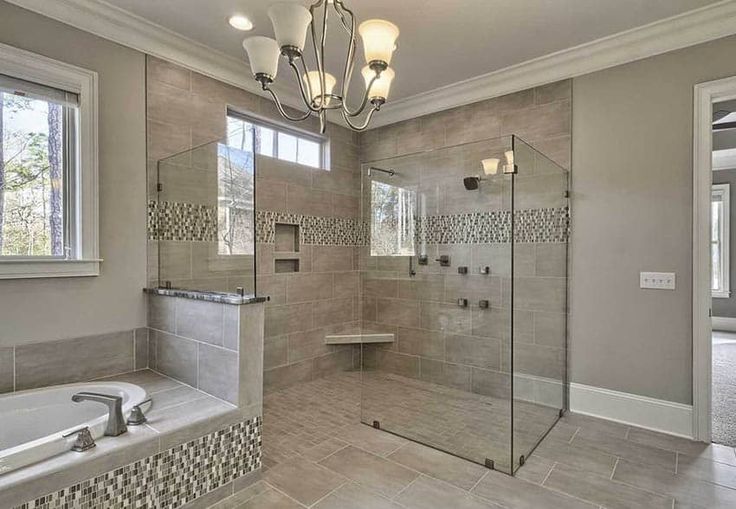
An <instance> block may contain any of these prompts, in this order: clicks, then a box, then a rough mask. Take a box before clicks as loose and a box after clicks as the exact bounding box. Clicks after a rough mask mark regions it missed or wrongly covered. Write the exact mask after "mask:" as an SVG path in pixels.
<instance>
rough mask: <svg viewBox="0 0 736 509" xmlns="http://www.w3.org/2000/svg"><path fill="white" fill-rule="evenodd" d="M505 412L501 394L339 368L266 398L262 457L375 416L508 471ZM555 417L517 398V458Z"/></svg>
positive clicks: (391, 427)
mask: <svg viewBox="0 0 736 509" xmlns="http://www.w3.org/2000/svg"><path fill="white" fill-rule="evenodd" d="M361 384H362V387H363V388H364V390H363V391H361ZM361 395H362V397H363V401H362V404H361ZM510 411H511V408H510V403H509V402H508V401H506V400H503V399H500V398H494V397H489V396H482V395H479V394H473V393H469V392H465V391H461V390H456V389H452V388H448V387H444V386H441V385H437V384H433V383H429V382H423V381H420V380H416V379H412V378H407V377H403V376H399V375H395V374H389V373H384V372H377V371H374V372H365V373H363V374H362V377H361V373H358V372H349V373H341V374H338V375H333V376H331V377H328V378H324V379H320V380H315V381H313V382H309V383H307V384H302V385H298V386H294V387H290V388H288V389H285V390H282V391H279V392H277V393H273V394H271V395H269V396H267V397H266V402H265V412H264V414H265V419H266V420H265V429H264V463H265V466H266V467H268V466H271V465H273V464H277V463H279V462H280V461H282V460H283V459H284V458H287V457H289V456H290V455H292V454H294V453H300V452H302V451H303V450H305V449H306V448H309V447H311V446H313V445H316V444H318V443H320V442H321V441H323V440H325V439H327V438H329V437H331V436H334V435H335V433H336V432H337V431H338V430H339V429H340V428H342V427H344V426H346V425H348V424H351V423H358V422H360V421H362V422H363V423H366V424H372V423H373V421H378V422H379V423H380V427H381V429H382V430H384V431H387V432H390V433H394V434H396V435H399V436H402V437H406V438H409V439H411V440H413V441H416V442H420V443H423V444H425V445H428V446H430V447H433V448H436V449H439V450H442V451H446V452H449V453H451V454H453V455H456V456H461V457H463V458H466V459H469V460H471V461H473V462H475V463H480V464H484V463H485V460H486V458H488V459H491V460H493V461H494V462H495V468H496V469H497V470H503V471H507V470H508V460H509V457H510V456H509V447H510V443H511V436H510V419H509V416H510ZM557 415H558V411H557V410H555V409H551V408H548V407H544V406H540V405H535V404H532V403H526V402H519V401H517V402H516V408H515V415H514V420H515V422H516V430H515V433H516V436H515V446H514V454H515V456H516V460H517V462H518V456H519V455H522V454H523V455H525V456H527V455H528V454H529V453H530V451H531V449H532V448H533V447H534V446H535V445H536V443H537V442H538V441H539V440H540V439H541V438H542V436H544V434H545V433H546V432H547V431H548V430H549V428H550V426H551V425H552V424H553V423H554V422H555V421H556V420H557ZM517 466H518V463H517Z"/></svg>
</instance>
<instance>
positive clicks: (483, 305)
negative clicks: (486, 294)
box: [478, 299, 490, 309]
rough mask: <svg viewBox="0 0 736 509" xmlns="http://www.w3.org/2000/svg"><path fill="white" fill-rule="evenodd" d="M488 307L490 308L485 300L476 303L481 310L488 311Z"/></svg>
mask: <svg viewBox="0 0 736 509" xmlns="http://www.w3.org/2000/svg"><path fill="white" fill-rule="evenodd" d="M489 306H490V303H489V302H488V301H487V300H485V299H483V300H479V301H478V307H479V308H481V309H488V307H489Z"/></svg>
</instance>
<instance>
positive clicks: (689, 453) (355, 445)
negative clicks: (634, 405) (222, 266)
mask: <svg viewBox="0 0 736 509" xmlns="http://www.w3.org/2000/svg"><path fill="white" fill-rule="evenodd" d="M264 413H265V415H264V424H265V428H264V454H265V459H264V462H265V463H264V473H263V477H262V479H261V480H260V481H258V482H257V483H255V484H254V485H252V486H251V487H249V488H248V489H246V490H244V491H242V492H240V493H239V494H238V495H237V498H234V497H233V498H231V499H228V500H226V501H223V502H221V503H220V504H219V505H217V506H215V507H217V509H226V508H229V509H232V508H238V509H300V508H305V507H306V508H314V509H389V508H390V509H400V508H404V509H448V508H461V509H491V508H496V509H498V508H507V509H512V508H528V509H532V508H533V509H543V508H548V507H549V508H566V509H568V508H571V509H576V508H581V509H582V508H602V507H605V508H609V509H618V508H626V509H635V508H647V509H652V508H655V509H656V508H667V509H673V508H678V509H684V508H689V509H706V508H708V509H711V508H727V507H728V508H734V507H736V452H735V451H734V449H733V448H730V447H725V446H718V445H712V446H706V445H705V444H699V443H696V442H691V441H689V440H685V439H680V438H677V437H671V436H668V435H663V434H659V433H654V432H651V431H647V430H643V429H639V428H634V427H630V426H626V425H622V424H617V423H612V422H608V421H603V420H599V419H593V418H589V417H585V416H580V415H574V414H568V415H566V416H565V417H564V418H563V419H562V420H561V421H560V422H559V423H557V425H556V426H555V428H554V430H553V431H552V433H550V434H549V435H548V436H547V437H546V438H545V439H544V440H543V441H542V443H541V445H540V446H539V447H538V448H537V449H536V451H535V452H534V453H533V454H532V455H531V457H530V458H529V460H528V461H527V463H526V464H525V465H524V466H523V467H521V468H520V469H519V472H518V474H517V477H510V476H507V475H505V474H502V473H499V472H495V471H492V470H488V469H486V468H484V467H482V466H479V465H477V464H475V463H471V462H467V461H464V460H461V459H458V458H456V457H454V456H450V455H448V454H444V453H441V452H438V451H436V450H434V449H431V448H428V447H425V446H423V445H420V444H417V443H414V442H410V441H408V440H405V439H403V438H400V437H397V436H395V435H391V434H388V433H385V432H381V431H377V430H374V429H372V428H370V427H368V426H365V425H362V424H360V423H359V419H360V385H359V384H357V383H356V382H355V376H354V374H343V375H336V376H332V377H329V378H323V379H319V380H315V381H313V382H309V383H307V384H303V385H299V386H294V387H291V388H288V389H285V390H282V391H279V392H276V393H273V394H270V395H268V396H267V397H266V401H265V412H264Z"/></svg>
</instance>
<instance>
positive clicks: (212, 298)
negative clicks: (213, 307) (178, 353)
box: [143, 288, 268, 306]
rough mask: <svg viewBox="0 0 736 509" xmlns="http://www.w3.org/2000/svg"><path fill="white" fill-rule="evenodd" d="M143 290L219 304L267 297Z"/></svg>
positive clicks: (194, 291) (158, 289)
mask: <svg viewBox="0 0 736 509" xmlns="http://www.w3.org/2000/svg"><path fill="white" fill-rule="evenodd" d="M143 291H144V292H146V293H150V294H152V295H166V296H169V297H180V298H182V299H192V300H204V301H207V302H219V303H220V304H233V305H236V306H239V305H243V304H256V303H258V302H266V301H267V300H268V297H256V296H255V295H253V294H245V295H239V294H237V293H224V292H205V291H199V290H184V289H180V288H144V289H143Z"/></svg>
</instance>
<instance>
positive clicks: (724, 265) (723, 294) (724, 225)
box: [711, 184, 731, 299]
mask: <svg viewBox="0 0 736 509" xmlns="http://www.w3.org/2000/svg"><path fill="white" fill-rule="evenodd" d="M715 195H719V196H720V198H721V203H723V221H722V222H721V231H720V237H721V274H722V275H723V287H722V288H721V289H720V290H719V291H715V290H711V296H712V297H713V298H716V299H728V298H730V297H731V269H730V265H731V258H730V246H729V237H730V235H731V225H730V219H731V204H730V201H731V186H730V185H729V184H713V186H712V190H711V203H712V202H713V198H712V197H713V196H715ZM711 245H712V240H711Z"/></svg>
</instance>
